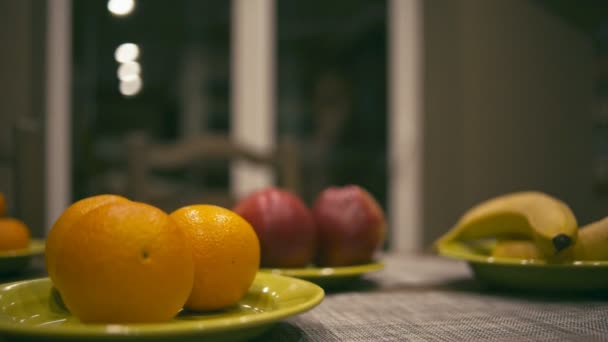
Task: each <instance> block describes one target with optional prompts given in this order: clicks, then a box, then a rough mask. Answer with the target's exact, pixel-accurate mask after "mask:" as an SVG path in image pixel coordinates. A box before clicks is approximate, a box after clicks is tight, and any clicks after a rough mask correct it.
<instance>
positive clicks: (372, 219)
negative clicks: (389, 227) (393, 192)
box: [312, 185, 386, 266]
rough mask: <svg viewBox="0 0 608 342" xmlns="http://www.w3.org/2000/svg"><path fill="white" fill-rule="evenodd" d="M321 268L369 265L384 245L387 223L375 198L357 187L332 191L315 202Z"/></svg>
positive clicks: (324, 193) (314, 213)
mask: <svg viewBox="0 0 608 342" xmlns="http://www.w3.org/2000/svg"><path fill="white" fill-rule="evenodd" d="M312 212H313V216H314V219H315V222H316V224H317V230H318V234H319V248H318V252H317V253H318V263H319V265H320V266H347V265H356V264H363V263H367V262H370V261H371V260H372V259H373V256H374V253H375V252H376V250H377V249H378V248H379V247H380V245H381V244H382V242H383V241H384V237H385V231H386V220H385V218H384V212H383V211H382V208H381V207H380V205H379V204H378V202H377V201H376V200H375V199H374V197H373V196H372V195H371V194H370V193H369V192H367V191H366V190H364V189H362V188H361V187H359V186H357V185H347V186H344V187H329V188H327V189H325V190H323V191H322V192H321V193H320V194H319V195H318V196H317V198H316V200H315V203H314V206H313V210H312Z"/></svg>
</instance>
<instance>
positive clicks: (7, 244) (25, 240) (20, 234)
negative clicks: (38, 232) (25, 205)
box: [0, 217, 30, 251]
mask: <svg viewBox="0 0 608 342" xmlns="http://www.w3.org/2000/svg"><path fill="white" fill-rule="evenodd" d="M29 244H30V230H29V229H28V227H27V225H25V223H23V222H22V221H20V220H18V219H16V218H12V217H2V218H0V251H10V250H15V249H23V248H27V247H28V246H29Z"/></svg>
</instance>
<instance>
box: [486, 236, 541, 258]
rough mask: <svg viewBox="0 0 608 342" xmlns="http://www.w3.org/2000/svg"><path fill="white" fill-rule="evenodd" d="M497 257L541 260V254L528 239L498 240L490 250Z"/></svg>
mask: <svg viewBox="0 0 608 342" xmlns="http://www.w3.org/2000/svg"><path fill="white" fill-rule="evenodd" d="M492 256H493V257H497V258H515V259H523V260H543V259H544V257H543V254H542V253H541V251H540V250H539V249H538V247H536V245H535V244H534V242H533V241H530V240H500V241H498V242H497V243H496V247H494V250H493V251H492Z"/></svg>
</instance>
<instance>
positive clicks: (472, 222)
mask: <svg viewBox="0 0 608 342" xmlns="http://www.w3.org/2000/svg"><path fill="white" fill-rule="evenodd" d="M577 232H578V225H577V222H576V218H575V216H574V214H573V213H572V210H571V209H570V208H569V207H568V206H567V205H566V204H565V203H563V202H562V201H560V200H558V199H557V198H554V197H552V196H550V195H547V194H545V193H542V192H538V191H524V192H515V193H510V194H506V195H502V196H498V197H495V198H491V199H489V200H486V201H484V202H481V203H480V204H478V205H476V206H474V207H473V208H471V209H469V210H468V211H467V212H465V213H464V215H463V216H462V217H461V218H460V219H459V220H458V222H457V223H456V225H455V226H454V227H452V229H450V231H448V232H447V233H446V234H445V235H443V236H442V237H441V238H439V240H437V242H436V243H435V247H436V248H439V247H440V246H441V245H442V244H443V243H445V242H448V241H452V240H475V239H480V238H489V237H510V238H527V239H530V240H533V241H534V243H535V244H536V246H537V247H538V249H539V250H540V251H541V252H542V254H543V256H545V257H546V258H547V259H550V260H555V259H564V258H569V257H570V255H571V253H572V248H570V247H571V246H572V245H574V244H575V242H576V239H577Z"/></svg>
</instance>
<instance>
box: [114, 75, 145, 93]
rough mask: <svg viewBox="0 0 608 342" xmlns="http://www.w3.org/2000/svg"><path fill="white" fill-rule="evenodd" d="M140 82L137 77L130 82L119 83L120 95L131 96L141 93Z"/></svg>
mask: <svg viewBox="0 0 608 342" xmlns="http://www.w3.org/2000/svg"><path fill="white" fill-rule="evenodd" d="M141 86H142V81H141V78H139V76H137V77H134V78H132V79H130V80H126V81H121V82H120V86H119V90H120V93H121V94H123V95H125V96H133V95H136V94H137V93H139V92H140V91H141Z"/></svg>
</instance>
